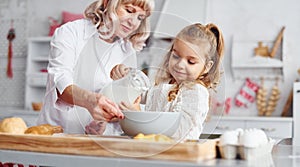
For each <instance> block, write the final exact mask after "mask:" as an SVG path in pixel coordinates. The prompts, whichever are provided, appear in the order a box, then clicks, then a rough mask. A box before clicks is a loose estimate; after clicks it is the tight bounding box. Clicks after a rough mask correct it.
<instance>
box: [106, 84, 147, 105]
mask: <svg viewBox="0 0 300 167" xmlns="http://www.w3.org/2000/svg"><path fill="white" fill-rule="evenodd" d="M100 93H101V94H103V95H105V96H106V97H108V98H109V99H110V100H112V101H113V102H115V103H117V104H120V103H121V101H123V102H126V103H130V104H132V103H133V102H134V101H135V100H136V98H137V97H138V96H139V95H140V94H141V93H142V92H141V91H138V90H137V89H135V88H133V87H129V86H117V85H114V86H112V84H109V85H107V86H106V87H104V88H103V89H102V90H101V92H100Z"/></svg>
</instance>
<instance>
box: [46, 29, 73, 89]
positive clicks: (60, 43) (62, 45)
mask: <svg viewBox="0 0 300 167" xmlns="http://www.w3.org/2000/svg"><path fill="white" fill-rule="evenodd" d="M75 26H76V25H74V24H71V23H67V24H64V25H63V26H61V27H60V28H58V29H56V31H55V34H54V36H53V38H52V40H51V49H50V55H49V66H48V73H49V75H51V76H52V77H51V78H53V79H54V84H55V86H56V88H57V89H58V91H59V92H60V93H62V92H63V91H64V89H65V88H66V87H67V86H69V85H71V84H73V68H74V66H75V65H76V60H77V59H76V39H77V37H76V33H75V31H74V29H75Z"/></svg>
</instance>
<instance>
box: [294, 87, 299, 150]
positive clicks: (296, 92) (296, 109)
mask: <svg viewBox="0 0 300 167" xmlns="http://www.w3.org/2000/svg"><path fill="white" fill-rule="evenodd" d="M299 102H300V82H295V83H294V87H293V118H294V126H293V145H295V146H300V128H299V127H300V103H299Z"/></svg>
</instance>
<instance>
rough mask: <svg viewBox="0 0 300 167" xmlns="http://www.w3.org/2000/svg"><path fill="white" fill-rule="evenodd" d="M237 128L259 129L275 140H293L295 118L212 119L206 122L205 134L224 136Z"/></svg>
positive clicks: (226, 117) (225, 117)
mask: <svg viewBox="0 0 300 167" xmlns="http://www.w3.org/2000/svg"><path fill="white" fill-rule="evenodd" d="M237 128H242V129H248V128H257V129H261V130H263V131H264V132H265V133H266V134H267V135H268V136H269V137H272V138H275V139H282V138H291V137H292V136H293V135H292V131H293V130H292V129H293V118H286V117H285V118H283V117H229V116H224V117H216V116H214V117H212V118H211V119H210V120H208V121H207V122H205V124H204V129H203V133H204V134H222V133H224V132H225V131H227V130H235V129H237Z"/></svg>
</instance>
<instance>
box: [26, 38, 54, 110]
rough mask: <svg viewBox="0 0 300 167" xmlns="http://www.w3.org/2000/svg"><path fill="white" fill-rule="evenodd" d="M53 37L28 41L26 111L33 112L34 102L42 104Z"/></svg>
mask: <svg viewBox="0 0 300 167" xmlns="http://www.w3.org/2000/svg"><path fill="white" fill-rule="evenodd" d="M50 40H51V37H34V38H29V39H28V56H27V68H26V84H25V109H26V110H32V106H31V103H32V102H42V100H43V97H44V95H45V91H46V82H47V66H48V54H49V50H50Z"/></svg>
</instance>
